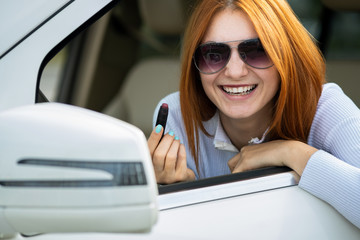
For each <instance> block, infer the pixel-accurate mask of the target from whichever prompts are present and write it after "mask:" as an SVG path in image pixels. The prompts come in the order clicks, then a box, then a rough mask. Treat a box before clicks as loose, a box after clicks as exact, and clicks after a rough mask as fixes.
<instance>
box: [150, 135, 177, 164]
mask: <svg viewBox="0 0 360 240" xmlns="http://www.w3.org/2000/svg"><path fill="white" fill-rule="evenodd" d="M173 140H174V137H173V136H171V135H169V134H166V135H164V137H163V139H162V140H161V142H160V143H159V145H158V146H157V147H156V149H155V151H154V154H153V156H152V160H153V165H154V169H155V167H156V170H157V171H163V170H164V167H165V159H166V156H167V154H168V152H169V150H170V148H171V145H172V142H173Z"/></svg>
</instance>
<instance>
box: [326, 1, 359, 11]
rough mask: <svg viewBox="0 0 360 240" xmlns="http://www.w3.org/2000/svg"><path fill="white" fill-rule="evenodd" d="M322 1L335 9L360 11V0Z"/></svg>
mask: <svg viewBox="0 0 360 240" xmlns="http://www.w3.org/2000/svg"><path fill="white" fill-rule="evenodd" d="M321 1H322V3H323V4H324V5H325V6H327V7H328V8H330V9H333V10H335V11H338V10H340V11H341V10H347V11H360V1H358V0H321Z"/></svg>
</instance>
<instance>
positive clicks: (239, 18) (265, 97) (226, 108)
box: [200, 9, 280, 121]
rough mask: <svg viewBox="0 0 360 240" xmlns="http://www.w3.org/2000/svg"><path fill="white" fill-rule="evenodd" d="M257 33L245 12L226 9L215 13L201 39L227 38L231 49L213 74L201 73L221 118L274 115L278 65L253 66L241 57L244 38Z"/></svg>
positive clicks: (203, 84)
mask: <svg viewBox="0 0 360 240" xmlns="http://www.w3.org/2000/svg"><path fill="white" fill-rule="evenodd" d="M257 37H258V35H257V33H256V31H255V29H254V26H253V24H252V22H251V21H250V19H249V18H248V16H247V15H246V14H245V13H244V12H242V11H239V10H232V9H225V10H223V11H221V12H219V13H217V14H216V15H215V16H214V18H213V20H212V21H211V23H210V25H209V27H208V29H207V31H206V34H205V36H204V38H203V41H202V43H207V42H228V43H227V44H228V45H229V46H231V49H232V50H231V54H230V60H229V62H228V63H227V65H226V66H225V67H224V68H223V69H222V70H220V71H219V72H216V73H214V74H203V73H200V77H201V83H202V86H203V88H204V91H205V93H206V95H207V96H208V98H209V99H210V100H211V101H212V102H213V103H214V104H215V106H216V107H217V108H218V109H219V111H220V117H221V119H222V120H226V119H229V120H231V119H233V120H238V119H241V120H250V121H253V120H254V119H260V120H261V119H262V120H265V121H267V120H269V117H271V115H270V114H269V113H271V112H272V108H273V101H272V100H273V98H274V96H275V95H276V93H277V91H278V89H279V84H280V77H279V74H278V72H277V70H276V68H275V66H272V67H270V68H267V69H256V68H253V67H251V66H249V65H247V64H246V63H244V62H243V61H242V60H241V58H240V56H239V53H238V51H237V45H238V44H239V43H240V42H241V41H242V40H248V39H255V38H257ZM236 40H240V41H236ZM269 115H270V116H269Z"/></svg>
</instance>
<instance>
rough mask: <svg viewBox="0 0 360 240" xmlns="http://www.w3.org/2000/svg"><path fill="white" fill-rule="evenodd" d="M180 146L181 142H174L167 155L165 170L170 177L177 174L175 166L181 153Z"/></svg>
mask: <svg viewBox="0 0 360 240" xmlns="http://www.w3.org/2000/svg"><path fill="white" fill-rule="evenodd" d="M179 145H180V143H179V141H178V140H174V141H173V142H172V144H171V147H170V149H169V151H168V153H167V154H166V158H165V166H164V170H165V171H166V172H167V173H168V174H170V175H171V174H175V166H176V161H177V155H178V151H179Z"/></svg>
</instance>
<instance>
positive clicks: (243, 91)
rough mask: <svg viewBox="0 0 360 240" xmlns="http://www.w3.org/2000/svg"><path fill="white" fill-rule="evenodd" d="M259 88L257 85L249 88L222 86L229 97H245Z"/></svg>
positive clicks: (248, 86)
mask: <svg viewBox="0 0 360 240" xmlns="http://www.w3.org/2000/svg"><path fill="white" fill-rule="evenodd" d="M256 87H257V84H253V85H247V86H221V88H222V90H223V91H224V92H226V93H227V94H229V95H238V96H243V95H247V94H250V93H251V92H252V91H254V89H255V88H256Z"/></svg>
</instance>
